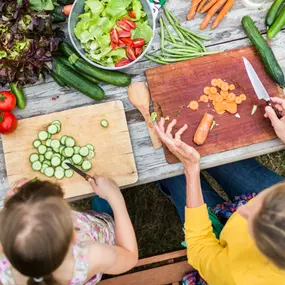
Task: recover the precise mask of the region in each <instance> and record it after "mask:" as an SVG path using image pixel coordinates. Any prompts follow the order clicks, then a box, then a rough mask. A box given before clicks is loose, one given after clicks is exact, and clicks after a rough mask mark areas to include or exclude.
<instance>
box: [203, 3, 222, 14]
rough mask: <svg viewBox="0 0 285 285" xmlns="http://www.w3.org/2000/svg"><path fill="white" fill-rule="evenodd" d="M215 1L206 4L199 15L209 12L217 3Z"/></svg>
mask: <svg viewBox="0 0 285 285" xmlns="http://www.w3.org/2000/svg"><path fill="white" fill-rule="evenodd" d="M217 1H218V0H210V2H209V3H207V5H205V6H204V8H203V9H202V10H201V13H202V14H203V13H205V12H207V11H208V10H210V9H211V8H212V6H213V5H214V4H216V3H217Z"/></svg>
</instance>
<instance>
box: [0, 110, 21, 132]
mask: <svg viewBox="0 0 285 285" xmlns="http://www.w3.org/2000/svg"><path fill="white" fill-rule="evenodd" d="M17 126H18V121H17V119H16V117H15V116H14V115H13V114H12V113H10V112H0V133H1V134H10V133H12V132H14V131H15V130H16V128H17Z"/></svg>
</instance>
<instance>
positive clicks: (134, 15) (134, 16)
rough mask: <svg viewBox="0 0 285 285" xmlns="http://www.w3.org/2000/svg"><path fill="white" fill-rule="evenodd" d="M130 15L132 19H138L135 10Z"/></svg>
mask: <svg viewBox="0 0 285 285" xmlns="http://www.w3.org/2000/svg"><path fill="white" fill-rule="evenodd" d="M128 14H129V16H130V17H131V18H136V17H137V15H136V12H135V11H134V10H132V11H129V13H128Z"/></svg>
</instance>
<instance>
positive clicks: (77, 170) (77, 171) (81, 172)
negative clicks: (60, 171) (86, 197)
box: [65, 162, 95, 181]
mask: <svg viewBox="0 0 285 285" xmlns="http://www.w3.org/2000/svg"><path fill="white" fill-rule="evenodd" d="M65 164H66V165H67V166H68V167H69V168H71V169H72V170H74V171H75V172H76V173H77V174H79V175H80V176H82V177H83V178H84V179H85V180H86V181H88V179H90V178H91V179H93V180H95V179H94V178H93V177H91V176H90V175H88V174H86V173H85V172H83V171H82V170H80V169H79V168H77V167H76V166H74V165H72V164H71V163H69V162H65Z"/></svg>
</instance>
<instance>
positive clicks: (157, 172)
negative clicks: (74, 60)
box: [0, 0, 285, 206]
mask: <svg viewBox="0 0 285 285" xmlns="http://www.w3.org/2000/svg"><path fill="white" fill-rule="evenodd" d="M264 2H265V3H267V2H269V3H267V4H265V5H264V6H263V7H262V9H253V10H250V9H248V8H246V7H245V6H244V5H243V4H242V1H241V0H237V1H236V3H235V5H234V7H233V8H232V10H231V11H230V13H229V14H228V16H227V17H226V18H225V19H224V20H223V22H222V23H221V25H220V27H218V28H217V29H216V30H214V31H212V30H210V28H208V29H207V30H205V31H204V32H203V33H204V34H205V35H209V36H211V37H212V40H211V41H207V42H205V44H206V47H207V49H208V50H209V51H215V50H219V51H221V50H230V49H234V48H238V47H243V46H248V45H249V44H250V42H249V40H248V39H247V37H246V35H245V33H244V31H243V28H242V26H241V19H242V17H243V16H244V15H250V16H251V17H252V18H253V20H254V21H255V22H256V24H257V27H258V28H259V30H260V31H261V32H262V33H263V34H265V33H266V27H265V25H264V18H265V15H266V11H267V10H268V8H269V7H270V4H271V2H272V1H264ZM189 6H190V0H168V1H167V3H166V7H167V8H168V9H169V10H170V11H171V12H173V14H174V15H175V16H177V17H178V19H179V20H180V21H182V22H183V25H184V26H185V27H187V28H188V29H190V30H192V31H194V32H200V30H199V25H200V23H201V19H202V16H201V15H198V16H196V17H195V20H193V21H189V22H186V21H185V19H186V14H187V12H188V9H189ZM159 46H160V44H159V36H158V28H157V30H156V35H155V39H154V41H153V44H152V48H151V50H150V52H154V51H155V50H157V49H158V48H159ZM272 48H273V50H274V53H275V55H276V57H277V59H278V61H279V63H280V65H281V67H282V68H283V71H284V72H285V52H284V48H285V32H284V31H283V32H281V33H280V34H279V35H278V36H277V38H276V39H275V40H274V41H273V42H272ZM156 65H157V64H155V63H153V62H151V61H149V60H147V59H146V58H144V59H143V60H141V61H140V62H139V63H137V64H136V65H135V66H134V67H132V68H130V69H129V70H128V71H127V72H128V73H130V74H132V75H133V81H145V80H146V79H145V74H144V71H145V70H146V69H148V68H151V67H154V66H156ZM102 87H103V89H104V90H105V92H106V99H105V102H106V101H111V100H122V102H123V104H124V107H125V111H126V115H127V120H128V125H129V130H130V134H131V139H132V144H133V149H134V154H135V159H136V164H137V169H138V174H139V180H138V183H137V184H144V183H148V182H152V181H156V180H158V179H163V178H167V177H172V176H176V175H179V174H182V173H183V167H182V165H181V164H174V165H169V164H168V163H167V162H166V160H165V156H164V153H163V150H162V149H160V150H156V151H155V150H154V149H153V148H152V145H151V141H150V138H149V136H148V132H147V128H146V125H145V123H144V121H143V118H142V116H141V115H140V114H139V112H138V111H137V110H136V109H135V108H134V107H133V106H132V105H131V103H130V102H129V100H128V95H127V88H125V87H122V88H119V87H115V86H111V85H106V84H102ZM25 94H26V96H27V102H28V105H27V108H26V109H25V110H17V111H16V112H15V114H16V116H17V118H18V119H22V118H29V117H34V116H39V115H43V114H48V113H53V112H56V111H62V110H66V109H71V108H76V107H80V106H86V105H90V104H94V103H95V102H94V101H93V100H91V99H89V98H88V97H86V96H84V95H82V94H80V93H79V92H76V91H74V90H73V89H72V90H69V91H66V90H64V89H62V88H60V87H59V86H58V85H57V84H56V83H55V82H54V81H53V80H52V79H51V78H47V79H46V81H45V82H38V83H37V84H35V85H33V86H29V87H26V88H25ZM283 148H284V145H282V143H281V142H280V141H279V140H273V141H269V142H266V143H260V144H255V145H251V146H248V147H243V148H239V149H235V150H232V151H227V152H223V153H219V154H214V155H209V156H206V157H203V158H202V161H201V166H202V168H204V169H205V168H209V167H213V166H217V165H221V164H225V163H229V162H233V161H237V160H241V159H245V158H249V157H254V156H258V155H261V154H265V153H270V152H274V151H278V150H281V149H283ZM19 163H20V162H19ZM0 165H1V169H0V206H1V204H2V203H3V199H4V195H5V192H6V191H7V189H8V182H7V175H6V169H5V161H4V156H3V146H2V140H1V143H0Z"/></svg>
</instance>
